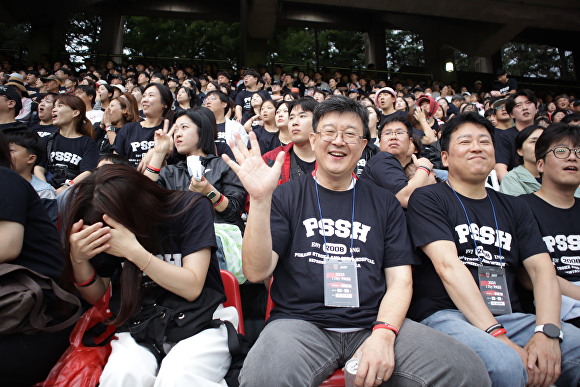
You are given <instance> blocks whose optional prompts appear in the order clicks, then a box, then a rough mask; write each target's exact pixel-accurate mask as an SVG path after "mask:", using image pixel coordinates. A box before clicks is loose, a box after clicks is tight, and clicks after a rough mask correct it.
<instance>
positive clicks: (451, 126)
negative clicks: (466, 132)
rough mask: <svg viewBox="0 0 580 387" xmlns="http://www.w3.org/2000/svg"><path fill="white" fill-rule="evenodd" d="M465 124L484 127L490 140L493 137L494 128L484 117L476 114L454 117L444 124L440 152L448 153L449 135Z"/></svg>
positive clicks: (463, 114) (468, 113)
mask: <svg viewBox="0 0 580 387" xmlns="http://www.w3.org/2000/svg"><path fill="white" fill-rule="evenodd" d="M465 124H474V125H477V126H482V127H484V128H485V129H486V130H487V131H488V132H489V135H490V136H491V140H492V142H493V139H494V137H495V128H494V127H493V125H492V124H491V122H489V120H488V119H487V118H485V117H482V116H480V115H479V114H478V113H477V112H467V113H462V114H458V115H456V116H454V117H453V118H452V119H451V120H449V121H448V122H447V123H446V124H445V128H444V129H443V132H442V133H441V139H440V140H439V142H440V143H441V151H442V152H443V151H445V152H449V143H450V142H451V135H452V134H453V133H454V132H456V131H457V129H459V128H460V127H461V126H463V125H465Z"/></svg>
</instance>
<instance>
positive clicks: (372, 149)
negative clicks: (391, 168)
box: [354, 139, 380, 177]
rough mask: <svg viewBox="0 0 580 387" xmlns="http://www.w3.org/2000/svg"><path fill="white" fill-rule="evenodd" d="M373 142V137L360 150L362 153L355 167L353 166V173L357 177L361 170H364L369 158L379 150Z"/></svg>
mask: <svg viewBox="0 0 580 387" xmlns="http://www.w3.org/2000/svg"><path fill="white" fill-rule="evenodd" d="M374 142H375V139H371V142H370V143H367V145H366V146H365V147H364V149H363V151H362V154H361V155H360V159H359V160H358V163H357V164H356V167H354V173H355V175H357V176H358V177H361V175H362V172H363V171H364V169H365V167H366V165H367V163H368V162H369V160H370V159H372V158H373V157H374V156H375V155H376V154H377V153H379V152H380V150H379V147H378V146H376V145H375V144H374Z"/></svg>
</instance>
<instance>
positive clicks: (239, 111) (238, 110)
mask: <svg viewBox="0 0 580 387" xmlns="http://www.w3.org/2000/svg"><path fill="white" fill-rule="evenodd" d="M235 115H236V120H237V121H238V122H240V121H241V120H242V107H241V106H240V105H236V109H235Z"/></svg>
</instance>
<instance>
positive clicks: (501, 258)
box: [447, 180, 503, 268]
mask: <svg viewBox="0 0 580 387" xmlns="http://www.w3.org/2000/svg"><path fill="white" fill-rule="evenodd" d="M447 185H448V186H449V188H451V191H453V193H454V194H455V197H456V198H457V200H458V201H459V204H461V208H463V213H464V214H465V219H467V226H468V227H469V232H470V233H471V240H472V241H473V246H474V248H475V250H474V251H473V252H474V253H476V254H475V255H476V256H477V258H479V263H481V261H482V258H481V257H480V256H479V255H477V242H476V241H475V233H474V232H473V229H472V228H471V221H470V220H469V215H467V210H466V209H465V205H464V204H463V201H462V200H461V198H460V197H459V195H458V194H457V192H455V190H454V189H453V187H452V186H451V183H450V182H449V180H447ZM486 192H487V191H486ZM487 199H488V200H489V203H490V204H491V210H492V212H493V220H494V221H495V237H496V241H497V248H498V254H499V265H500V267H502V268H503V256H502V255H501V241H500V240H499V224H498V222H497V216H496V213H495V206H494V205H493V202H492V201H491V196H489V193H488V194H487ZM482 247H483V246H482Z"/></svg>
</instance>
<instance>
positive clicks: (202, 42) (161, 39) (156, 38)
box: [123, 16, 240, 62]
mask: <svg viewBox="0 0 580 387" xmlns="http://www.w3.org/2000/svg"><path fill="white" fill-rule="evenodd" d="M239 28H240V26H239V23H226V22H220V21H202V20H195V21H192V20H184V19H165V18H150V17H142V16H132V17H129V18H127V19H126V22H125V34H124V36H123V42H124V46H125V53H127V54H129V55H140V56H148V57H155V56H159V57H163V56H165V57H181V58H194V59H200V58H206V59H210V60H224V61H230V62H235V61H236V59H237V57H238V51H239V42H240V33H239Z"/></svg>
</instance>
